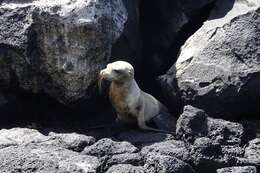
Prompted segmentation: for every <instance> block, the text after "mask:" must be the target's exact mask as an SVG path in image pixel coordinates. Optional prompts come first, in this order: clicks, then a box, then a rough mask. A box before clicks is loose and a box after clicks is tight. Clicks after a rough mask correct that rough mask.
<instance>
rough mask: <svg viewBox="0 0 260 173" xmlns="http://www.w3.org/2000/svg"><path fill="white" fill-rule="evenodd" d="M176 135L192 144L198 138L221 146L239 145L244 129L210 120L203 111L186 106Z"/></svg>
mask: <svg viewBox="0 0 260 173" xmlns="http://www.w3.org/2000/svg"><path fill="white" fill-rule="evenodd" d="M176 135H177V137H178V138H180V139H183V140H185V141H189V142H193V141H194V140H195V139H196V138H199V137H208V138H210V139H211V140H212V141H214V142H216V143H219V144H221V145H237V146H238V145H241V144H242V142H243V139H244V128H243V126H242V125H241V124H239V123H234V122H229V121H225V120H222V119H214V118H210V117H209V116H208V115H207V114H206V113H205V111H203V110H202V109H198V108H195V107H192V106H190V105H187V106H185V107H184V111H183V113H182V114H181V116H180V117H179V119H178V121H177V125H176Z"/></svg>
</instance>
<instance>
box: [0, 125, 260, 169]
mask: <svg viewBox="0 0 260 173" xmlns="http://www.w3.org/2000/svg"><path fill="white" fill-rule="evenodd" d="M122 133H123V132H122ZM124 133H125V134H127V133H128V134H131V133H132V135H136V134H137V131H128V130H126V131H125V132H124ZM143 133H144V132H140V134H139V135H140V136H141V135H143ZM149 133H150V132H149ZM156 134H157V133H154V135H156ZM149 135H151V134H149ZM194 137H195V138H196V139H195V141H194V142H192V143H189V142H184V141H180V140H174V139H167V138H166V139H163V138H162V139H161V141H156V142H153V143H147V141H146V139H144V141H143V143H142V141H141V139H139V141H138V143H134V144H135V145H136V146H134V145H133V144H132V143H131V142H129V141H128V140H127V138H126V139H122V138H121V139H119V138H118V135H115V136H114V137H113V138H101V139H99V140H96V138H95V137H92V136H87V135H84V134H77V133H57V132H49V133H41V132H40V131H38V130H35V129H29V128H13V129H2V130H1V131H0V172H28V173H31V172H51V173H52V172H75V173H78V172H82V173H87V172H117V173H136V172H138V173H139V172H140V173H142V172H147V173H156V172H165V173H167V172H176V173H177V172H178V173H195V172H200V173H207V172H216V170H218V171H223V170H229V171H236V170H255V168H256V169H257V170H259V166H260V163H259V155H260V154H259V148H260V146H259V144H260V142H259V138H256V139H254V140H252V141H250V142H249V145H248V146H247V145H244V146H245V147H243V145H241V146H238V145H236V144H235V143H228V142H226V143H224V144H229V145H224V144H220V143H217V142H216V141H214V140H212V139H210V138H209V137H196V136H194ZM224 140H225V139H224ZM226 140H228V139H226ZM234 166H237V168H235V167H234ZM241 166H249V167H241ZM229 167H231V168H229ZM233 167H234V168H233ZM240 167H241V168H240ZM221 168H224V169H223V170H221Z"/></svg>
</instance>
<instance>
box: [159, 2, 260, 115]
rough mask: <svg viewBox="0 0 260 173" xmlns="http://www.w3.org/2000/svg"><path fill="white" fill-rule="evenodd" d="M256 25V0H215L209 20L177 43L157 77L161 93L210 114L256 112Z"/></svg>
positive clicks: (259, 12)
mask: <svg viewBox="0 0 260 173" xmlns="http://www.w3.org/2000/svg"><path fill="white" fill-rule="evenodd" d="M259 26H260V1H255V0H247V1H239V0H236V1H233V0H230V1H223V0H219V1H217V2H216V7H214V9H213V10H212V12H211V15H210V16H209V17H208V20H207V21H205V22H204V24H203V26H202V27H201V28H200V29H199V30H198V31H197V32H195V34H194V35H192V36H191V37H190V38H189V39H188V40H187V41H186V43H185V44H184V45H183V46H182V48H181V50H180V55H179V57H178V59H177V62H176V63H175V64H174V65H173V66H172V67H171V69H170V70H169V71H168V72H167V74H166V75H164V76H162V77H161V78H160V81H161V86H162V87H163V88H164V91H165V93H166V94H167V95H170V97H171V99H172V100H176V99H178V100H181V101H182V102H183V103H184V104H192V105H195V106H197V107H199V108H203V109H204V110H205V111H206V112H208V113H210V114H211V115H212V116H214V115H218V116H222V117H225V118H238V117H240V116H241V115H243V116H249V115H250V114H254V115H256V114H258V113H259V112H260V109H259V98H260V90H259V87H260V83H259V79H260V66H259V64H260V58H259V57H260V56H259V53H260V47H259V37H260V28H259ZM169 93H170V94H169Z"/></svg>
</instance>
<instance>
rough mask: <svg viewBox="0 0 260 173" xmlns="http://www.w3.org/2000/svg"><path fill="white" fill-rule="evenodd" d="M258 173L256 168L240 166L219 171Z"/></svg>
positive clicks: (225, 172)
mask: <svg viewBox="0 0 260 173" xmlns="http://www.w3.org/2000/svg"><path fill="white" fill-rule="evenodd" d="M239 172H241V173H257V170H256V168H255V167H254V166H238V167H229V168H222V169H218V170H217V173H239Z"/></svg>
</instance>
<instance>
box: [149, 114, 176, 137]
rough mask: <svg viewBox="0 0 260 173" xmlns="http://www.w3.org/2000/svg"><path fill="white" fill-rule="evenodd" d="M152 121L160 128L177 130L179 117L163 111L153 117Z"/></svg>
mask: <svg viewBox="0 0 260 173" xmlns="http://www.w3.org/2000/svg"><path fill="white" fill-rule="evenodd" d="M152 122H153V123H154V124H155V125H156V126H157V128H158V129H161V130H165V131H171V132H175V130H176V122H177V118H176V117H174V116H173V115H171V114H169V113H168V112H161V113H159V114H158V115H156V116H155V117H153V118H152Z"/></svg>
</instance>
